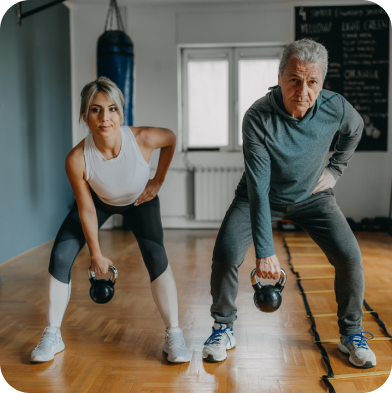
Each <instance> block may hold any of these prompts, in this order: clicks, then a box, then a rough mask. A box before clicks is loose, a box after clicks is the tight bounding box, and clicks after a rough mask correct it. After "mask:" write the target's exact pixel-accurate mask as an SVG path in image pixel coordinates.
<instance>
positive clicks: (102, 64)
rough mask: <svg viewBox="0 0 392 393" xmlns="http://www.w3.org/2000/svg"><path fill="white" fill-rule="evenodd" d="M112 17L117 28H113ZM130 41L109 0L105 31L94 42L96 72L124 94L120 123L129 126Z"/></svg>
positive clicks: (130, 84) (130, 116) (130, 124)
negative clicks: (95, 48) (96, 41)
mask: <svg viewBox="0 0 392 393" xmlns="http://www.w3.org/2000/svg"><path fill="white" fill-rule="evenodd" d="M114 19H116V22H117V30H113V29H112V27H113V21H114ZM133 61H134V54H133V43H132V40H131V39H130V38H129V36H128V35H127V34H126V33H125V31H124V25H123V22H122V19H121V15H120V10H119V8H118V5H117V0H111V1H110V6H109V11H108V14H107V16H106V23H105V32H104V33H103V34H102V35H101V36H100V37H99V39H98V44H97V74H98V77H100V76H106V77H107V78H109V79H110V80H112V81H113V82H114V83H115V84H116V85H117V86H118V87H119V89H120V90H121V91H122V93H123V95H124V124H125V125H127V126H132V125H133V113H132V111H133Z"/></svg>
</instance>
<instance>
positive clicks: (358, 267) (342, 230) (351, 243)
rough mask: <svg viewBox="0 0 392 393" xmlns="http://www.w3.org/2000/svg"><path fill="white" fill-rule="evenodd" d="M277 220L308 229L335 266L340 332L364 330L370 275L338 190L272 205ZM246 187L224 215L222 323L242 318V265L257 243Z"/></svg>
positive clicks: (219, 265) (218, 290) (219, 251)
mask: <svg viewBox="0 0 392 393" xmlns="http://www.w3.org/2000/svg"><path fill="white" fill-rule="evenodd" d="M270 207H271V219H272V222H274V221H277V220H281V219H286V220H290V221H292V222H294V223H295V224H297V225H299V226H300V227H301V228H302V229H304V230H305V231H306V232H307V233H308V234H309V236H310V237H311V238H312V239H313V240H314V241H315V242H316V243H317V244H318V245H319V247H320V248H321V249H322V251H323V252H324V253H325V255H326V256H327V258H328V260H329V262H330V263H331V264H332V265H333V266H334V268H335V294H336V301H337V303H338V318H339V319H338V324H339V332H340V334H343V335H350V334H356V333H360V332H362V330H363V326H362V324H361V322H362V316H363V311H362V304H363V298H364V287H365V282H364V275H363V269H362V258H361V251H360V249H359V246H358V243H357V240H356V238H355V236H354V234H353V233H352V231H351V229H350V227H349V225H348V224H347V221H346V219H345V217H344V216H343V214H342V212H341V211H340V209H339V207H338V205H337V204H336V200H335V196H334V193H333V190H332V189H328V190H326V191H322V192H319V193H317V194H315V195H312V196H310V197H309V198H308V199H306V200H305V201H303V202H300V203H296V204H293V205H287V206H282V205H273V204H271V205H270ZM252 241H253V240H252V231H251V222H250V211H249V202H248V198H247V193H246V189H243V188H241V187H238V188H237V190H236V193H235V198H234V200H233V202H232V203H231V205H230V207H229V210H228V211H227V213H226V215H225V218H224V220H223V223H222V226H221V228H220V230H219V233H218V237H217V239H216V243H215V247H214V253H213V258H212V261H213V262H212V274H211V295H212V306H211V315H212V317H213V318H214V320H215V321H216V322H218V323H226V324H228V325H229V326H232V324H233V322H234V321H235V320H236V319H237V315H236V314H237V307H236V305H235V300H236V297H237V293H238V268H239V267H240V266H241V265H242V263H243V261H244V258H245V254H246V252H247V251H248V249H249V247H250V246H251V244H252Z"/></svg>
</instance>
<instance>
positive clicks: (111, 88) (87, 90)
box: [79, 76, 124, 124]
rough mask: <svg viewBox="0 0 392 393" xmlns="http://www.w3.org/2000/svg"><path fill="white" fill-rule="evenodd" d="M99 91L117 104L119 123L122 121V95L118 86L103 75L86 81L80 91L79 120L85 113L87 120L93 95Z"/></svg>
mask: <svg viewBox="0 0 392 393" xmlns="http://www.w3.org/2000/svg"><path fill="white" fill-rule="evenodd" d="M99 92H102V93H104V94H105V95H106V96H107V97H108V98H109V100H111V101H112V102H113V104H114V105H116V106H117V108H118V110H119V112H120V118H121V124H123V122H124V109H123V106H124V96H123V93H122V92H121V90H120V89H119V88H118V86H117V85H116V84H115V83H114V82H112V81H111V80H110V79H109V78H106V77H104V76H100V77H99V78H98V79H96V80H95V81H92V82H90V83H88V84H87V85H86V86H84V87H83V89H82V92H81V93H80V97H81V102H80V114H79V122H80V120H81V119H82V118H83V115H85V117H86V120H87V121H88V112H89V108H90V105H91V102H92V101H93V99H94V97H95V95H96V94H97V93H99Z"/></svg>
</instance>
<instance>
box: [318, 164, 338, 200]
mask: <svg viewBox="0 0 392 393" xmlns="http://www.w3.org/2000/svg"><path fill="white" fill-rule="evenodd" d="M335 184H336V180H335V178H334V177H333V175H332V173H331V171H330V170H328V169H327V168H324V171H323V174H322V175H321V177H320V179H319V181H318V183H317V186H316V187H315V189H314V190H313V192H312V194H317V193H318V192H321V191H325V190H328V188H334V186H335Z"/></svg>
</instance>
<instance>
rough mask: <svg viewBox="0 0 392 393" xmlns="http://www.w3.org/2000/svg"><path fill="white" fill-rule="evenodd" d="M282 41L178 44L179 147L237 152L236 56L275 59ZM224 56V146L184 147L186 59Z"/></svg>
mask: <svg viewBox="0 0 392 393" xmlns="http://www.w3.org/2000/svg"><path fill="white" fill-rule="evenodd" d="M284 45H285V44H283V43H276V44H274V45H268V46H266V45H260V46H250V45H247V46H242V45H236V46H233V45H230V46H218V47H213V48H211V46H208V47H201V46H200V47H196V48H195V47H179V61H178V67H179V78H178V83H179V89H178V94H179V103H180V108H179V119H178V120H179V131H180V140H179V146H178V148H179V150H180V151H185V152H186V151H189V150H203V151H208V150H219V151H221V152H228V151H232V152H239V151H242V145H240V144H239V143H238V139H239V133H241V132H242V131H241V130H240V129H239V127H238V123H239V118H238V117H239V113H238V93H239V92H238V90H239V89H238V82H239V80H238V63H239V60H240V59H276V58H279V59H280V58H281V56H282V53H283V50H284ZM222 58H226V59H228V61H229V86H228V87H229V100H228V101H229V108H228V109H229V111H228V113H229V119H228V124H229V130H228V132H229V135H228V141H229V143H228V146H223V147H222V146H210V147H205V146H200V147H197V146H192V148H190V149H188V132H189V130H188V107H189V103H188V86H187V81H188V66H187V65H188V61H189V60H197V59H200V60H214V59H215V60H216V59H222Z"/></svg>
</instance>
